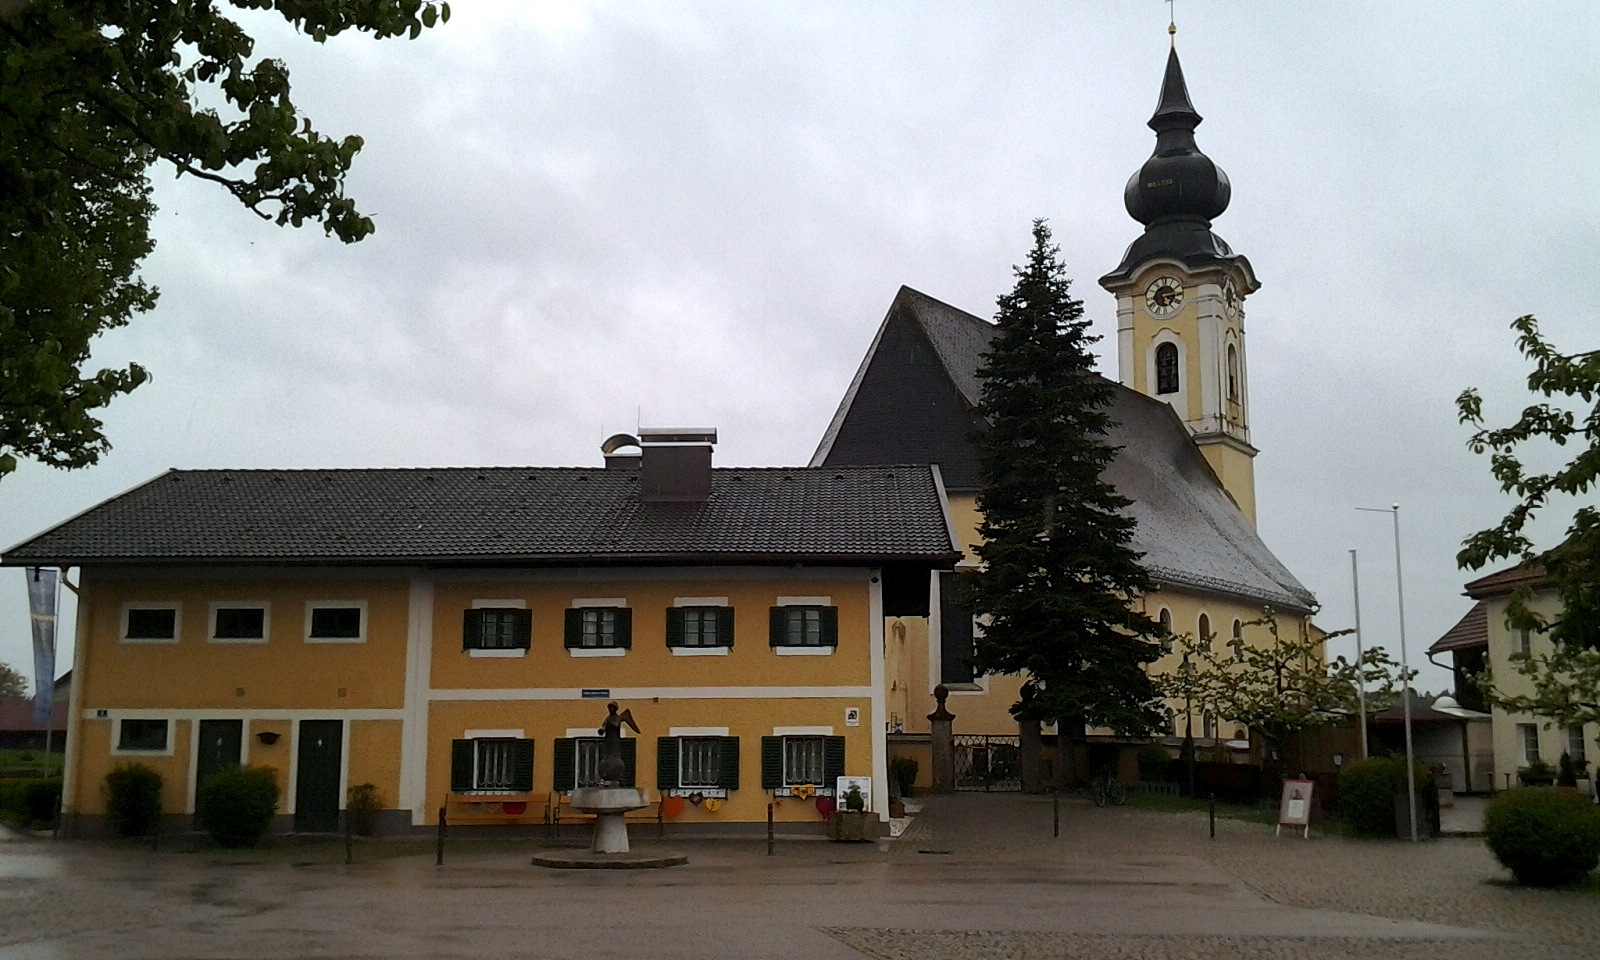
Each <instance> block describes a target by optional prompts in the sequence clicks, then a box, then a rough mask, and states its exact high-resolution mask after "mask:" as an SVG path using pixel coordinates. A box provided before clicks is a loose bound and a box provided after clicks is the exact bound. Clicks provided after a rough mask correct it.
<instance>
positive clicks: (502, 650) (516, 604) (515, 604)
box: [466, 600, 533, 660]
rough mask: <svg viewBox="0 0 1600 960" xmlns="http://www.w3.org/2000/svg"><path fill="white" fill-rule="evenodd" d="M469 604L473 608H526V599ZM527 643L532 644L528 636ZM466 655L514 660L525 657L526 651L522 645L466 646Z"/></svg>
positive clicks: (484, 601) (485, 658)
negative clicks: (508, 646)
mask: <svg viewBox="0 0 1600 960" xmlns="http://www.w3.org/2000/svg"><path fill="white" fill-rule="evenodd" d="M469 606H470V607H471V608H472V609H473V610H526V609H528V601H526V600H474V601H472V603H471V604H469ZM528 645H529V646H530V647H531V646H532V645H533V642H532V638H529V643H528ZM466 650H467V656H469V657H476V658H478V659H483V660H515V659H517V658H519V657H526V656H527V655H528V651H527V650H525V649H523V648H522V647H510V648H507V647H467V648H466Z"/></svg>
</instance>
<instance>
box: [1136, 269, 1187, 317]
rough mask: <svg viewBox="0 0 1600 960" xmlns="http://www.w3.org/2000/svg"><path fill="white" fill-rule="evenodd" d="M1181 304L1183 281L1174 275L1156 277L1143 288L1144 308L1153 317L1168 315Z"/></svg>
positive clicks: (1174, 311)
mask: <svg viewBox="0 0 1600 960" xmlns="http://www.w3.org/2000/svg"><path fill="white" fill-rule="evenodd" d="M1181 306H1183V283H1182V282H1181V281H1179V280H1178V279H1177V278H1176V277H1157V278H1156V279H1155V280H1153V281H1151V282H1150V286H1148V287H1145V288H1144V308H1145V309H1146V310H1148V311H1150V315H1151V316H1153V317H1170V316H1172V315H1173V314H1175V313H1177V312H1178V308H1179V307H1181Z"/></svg>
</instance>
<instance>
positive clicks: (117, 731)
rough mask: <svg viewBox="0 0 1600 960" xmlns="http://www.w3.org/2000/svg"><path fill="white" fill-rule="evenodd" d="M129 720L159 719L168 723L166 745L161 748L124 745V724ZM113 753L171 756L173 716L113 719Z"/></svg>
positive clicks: (132, 755)
mask: <svg viewBox="0 0 1600 960" xmlns="http://www.w3.org/2000/svg"><path fill="white" fill-rule="evenodd" d="M129 720H139V721H142V722H145V723H149V722H151V721H159V722H161V723H164V724H166V725H167V739H166V744H167V745H166V747H164V748H162V749H160V750H133V749H127V750H125V749H123V747H122V725H123V724H124V723H127V722H128V721H129ZM112 727H113V729H112V731H111V733H112V736H111V755H112V756H114V757H170V756H172V754H173V748H174V744H173V739H174V738H173V729H172V727H173V721H172V718H171V717H167V718H161V717H117V718H116V719H115V720H113V721H112Z"/></svg>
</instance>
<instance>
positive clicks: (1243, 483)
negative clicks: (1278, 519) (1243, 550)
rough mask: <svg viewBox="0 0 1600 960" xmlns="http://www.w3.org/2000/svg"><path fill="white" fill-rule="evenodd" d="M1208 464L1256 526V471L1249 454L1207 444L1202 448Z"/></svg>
mask: <svg viewBox="0 0 1600 960" xmlns="http://www.w3.org/2000/svg"><path fill="white" fill-rule="evenodd" d="M1200 452H1201V453H1202V454H1204V455H1205V458H1206V462H1207V463H1209V464H1211V469H1212V470H1213V471H1215V472H1216V474H1217V478H1218V479H1219V480H1221V481H1222V488H1223V489H1224V490H1226V491H1228V495H1229V496H1231V497H1232V498H1233V502H1234V503H1236V504H1238V505H1239V512H1241V513H1243V514H1244V516H1245V519H1246V520H1249V521H1250V526H1252V527H1253V526H1255V525H1256V470H1255V462H1254V460H1253V459H1252V458H1251V457H1250V455H1249V454H1247V453H1244V452H1243V451H1240V450H1236V449H1234V448H1232V447H1230V446H1228V445H1227V444H1224V443H1207V444H1203V445H1202V446H1201V447H1200Z"/></svg>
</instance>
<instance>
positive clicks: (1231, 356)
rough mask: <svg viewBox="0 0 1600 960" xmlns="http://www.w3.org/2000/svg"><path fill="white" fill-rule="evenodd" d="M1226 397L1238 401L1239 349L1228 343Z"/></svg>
mask: <svg viewBox="0 0 1600 960" xmlns="http://www.w3.org/2000/svg"><path fill="white" fill-rule="evenodd" d="M1228 399H1229V400H1231V401H1233V402H1234V403H1238V402H1239V351H1238V350H1236V349H1234V346H1233V344H1231V343H1230V344H1228Z"/></svg>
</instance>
